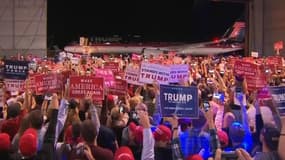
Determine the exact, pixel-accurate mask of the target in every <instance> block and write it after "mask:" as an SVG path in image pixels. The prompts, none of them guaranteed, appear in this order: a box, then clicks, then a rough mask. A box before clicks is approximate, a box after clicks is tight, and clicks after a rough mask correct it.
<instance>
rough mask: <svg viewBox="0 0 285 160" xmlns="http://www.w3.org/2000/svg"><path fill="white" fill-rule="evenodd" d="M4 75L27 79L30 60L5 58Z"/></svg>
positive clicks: (10, 77) (11, 77)
mask: <svg viewBox="0 0 285 160" xmlns="http://www.w3.org/2000/svg"><path fill="white" fill-rule="evenodd" d="M4 63H5V67H4V75H5V78H9V79H21V80H25V79H26V78H27V76H28V71H29V62H28V61H13V60H5V62H4Z"/></svg>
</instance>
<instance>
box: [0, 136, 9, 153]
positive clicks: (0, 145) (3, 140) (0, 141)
mask: <svg viewBox="0 0 285 160" xmlns="http://www.w3.org/2000/svg"><path fill="white" fill-rule="evenodd" d="M10 148H11V141H10V136H9V134H7V133H0V151H8V150H10Z"/></svg>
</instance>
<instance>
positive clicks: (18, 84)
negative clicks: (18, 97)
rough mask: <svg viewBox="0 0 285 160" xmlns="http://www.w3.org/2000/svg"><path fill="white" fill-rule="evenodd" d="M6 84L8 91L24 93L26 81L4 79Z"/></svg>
mask: <svg viewBox="0 0 285 160" xmlns="http://www.w3.org/2000/svg"><path fill="white" fill-rule="evenodd" d="M4 83H5V87H6V90H7V91H10V92H14V91H20V92H21V91H24V87H25V80H17V79H4Z"/></svg>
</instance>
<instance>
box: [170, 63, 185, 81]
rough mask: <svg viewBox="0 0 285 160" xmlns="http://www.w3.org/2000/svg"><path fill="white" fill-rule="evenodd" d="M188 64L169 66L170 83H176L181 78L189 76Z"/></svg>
mask: <svg viewBox="0 0 285 160" xmlns="http://www.w3.org/2000/svg"><path fill="white" fill-rule="evenodd" d="M188 71H189V66H188V65H187V64H180V65H171V66H170V80H169V82H170V83H177V82H180V81H181V80H183V81H185V80H187V79H188V77H189V72H188Z"/></svg>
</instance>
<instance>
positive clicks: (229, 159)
mask: <svg viewBox="0 0 285 160" xmlns="http://www.w3.org/2000/svg"><path fill="white" fill-rule="evenodd" d="M237 159H238V156H237V154H236V152H235V151H223V152H222V160H237Z"/></svg>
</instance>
